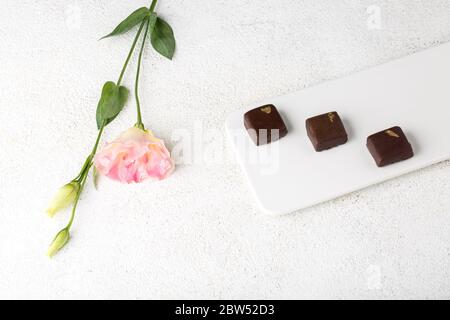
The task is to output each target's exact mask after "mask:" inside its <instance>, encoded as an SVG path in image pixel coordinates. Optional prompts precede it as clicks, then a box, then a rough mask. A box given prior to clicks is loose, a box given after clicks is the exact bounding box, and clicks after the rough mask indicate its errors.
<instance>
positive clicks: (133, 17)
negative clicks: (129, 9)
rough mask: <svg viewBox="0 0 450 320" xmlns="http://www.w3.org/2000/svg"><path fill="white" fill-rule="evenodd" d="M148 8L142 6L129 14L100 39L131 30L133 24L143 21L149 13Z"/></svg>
mask: <svg viewBox="0 0 450 320" xmlns="http://www.w3.org/2000/svg"><path fill="white" fill-rule="evenodd" d="M149 13H150V10H149V9H148V8H145V7H142V8H139V9H137V10H136V11H134V12H133V13H132V14H130V15H129V16H128V17H127V18H126V19H125V20H123V21H122V22H121V23H120V24H119V25H118V26H117V27H116V28H115V29H114V30H113V32H111V33H110V34H108V35H106V36H104V37H103V38H101V39H100V40H102V39H105V38H109V37H112V36H117V35H119V34H122V33H125V32H127V31H129V30H131V29H132V28H133V27H134V26H136V25H137V24H139V23H141V22H142V21H144V19H145V18H146V17H147V16H148V15H149Z"/></svg>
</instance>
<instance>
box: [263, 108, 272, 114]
mask: <svg viewBox="0 0 450 320" xmlns="http://www.w3.org/2000/svg"><path fill="white" fill-rule="evenodd" d="M261 111H262V112H264V113H267V114H270V113H271V112H272V107H264V108H261Z"/></svg>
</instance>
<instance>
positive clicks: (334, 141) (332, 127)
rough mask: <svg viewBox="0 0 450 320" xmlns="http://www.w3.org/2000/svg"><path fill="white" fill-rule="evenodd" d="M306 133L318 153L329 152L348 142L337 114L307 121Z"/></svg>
mask: <svg viewBox="0 0 450 320" xmlns="http://www.w3.org/2000/svg"><path fill="white" fill-rule="evenodd" d="M306 132H307V133H308V137H309V139H310V140H311V142H312V144H313V146H314V149H315V150H316V151H318V152H319V151H323V150H328V149H331V148H334V147H337V146H339V145H341V144H344V143H346V142H347V141H348V137H347V132H346V131H345V128H344V124H343V123H342V121H341V118H340V117H339V114H338V113H337V112H328V113H325V114H322V115H319V116H316V117H313V118H309V119H307V120H306Z"/></svg>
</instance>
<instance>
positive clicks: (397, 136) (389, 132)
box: [386, 130, 400, 138]
mask: <svg viewBox="0 0 450 320" xmlns="http://www.w3.org/2000/svg"><path fill="white" fill-rule="evenodd" d="M386 133H387V134H388V135H390V136H391V137H394V138H400V136H399V135H398V134H396V133H395V132H394V131H392V130H386Z"/></svg>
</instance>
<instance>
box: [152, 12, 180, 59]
mask: <svg viewBox="0 0 450 320" xmlns="http://www.w3.org/2000/svg"><path fill="white" fill-rule="evenodd" d="M151 41H152V46H153V48H154V49H155V50H156V51H157V52H158V53H160V54H161V55H163V56H164V57H166V58H167V59H170V60H172V57H173V54H174V53H175V37H174V35H173V30H172V28H171V27H170V26H169V24H168V23H167V22H165V21H164V20H163V19H161V18H157V19H156V23H155V26H154V28H153V32H152V36H151Z"/></svg>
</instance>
